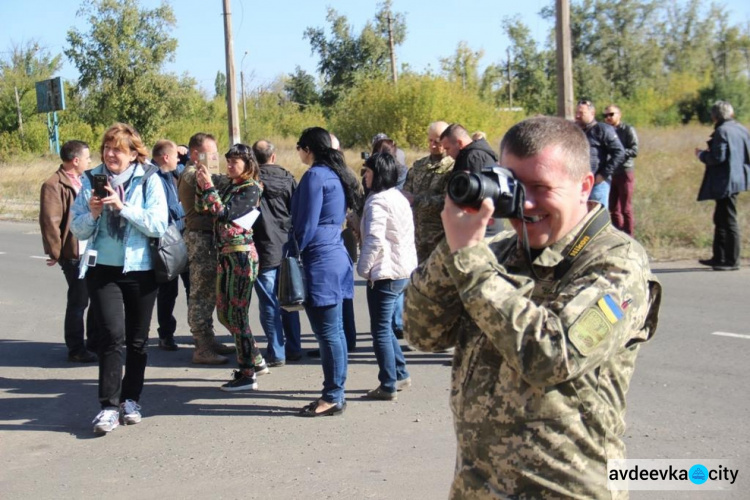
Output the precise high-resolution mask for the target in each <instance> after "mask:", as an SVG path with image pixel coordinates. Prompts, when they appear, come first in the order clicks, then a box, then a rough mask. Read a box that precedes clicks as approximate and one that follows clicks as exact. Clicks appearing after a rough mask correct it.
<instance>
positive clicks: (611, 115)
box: [604, 113, 615, 118]
mask: <svg viewBox="0 0 750 500" xmlns="http://www.w3.org/2000/svg"><path fill="white" fill-rule="evenodd" d="M613 116H615V114H614V113H604V118H612V117H613Z"/></svg>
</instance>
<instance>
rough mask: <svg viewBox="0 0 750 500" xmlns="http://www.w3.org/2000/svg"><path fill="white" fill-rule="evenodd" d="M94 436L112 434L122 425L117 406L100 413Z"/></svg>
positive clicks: (95, 419)
mask: <svg viewBox="0 0 750 500" xmlns="http://www.w3.org/2000/svg"><path fill="white" fill-rule="evenodd" d="M91 423H92V424H94V434H99V435H104V434H106V433H108V432H112V431H113V430H115V429H116V428H117V426H118V425H120V410H118V409H117V407H116V406H108V407H107V408H104V409H103V410H102V411H100V412H99V413H98V414H97V415H96V417H94V420H93V421H92V422H91Z"/></svg>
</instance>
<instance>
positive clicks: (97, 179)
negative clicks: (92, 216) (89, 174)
mask: <svg viewBox="0 0 750 500" xmlns="http://www.w3.org/2000/svg"><path fill="white" fill-rule="evenodd" d="M106 185H107V176H106V175H104V174H94V194H95V195H96V196H98V197H99V198H106V197H107V196H109V191H107V190H106V189H104V186H106Z"/></svg>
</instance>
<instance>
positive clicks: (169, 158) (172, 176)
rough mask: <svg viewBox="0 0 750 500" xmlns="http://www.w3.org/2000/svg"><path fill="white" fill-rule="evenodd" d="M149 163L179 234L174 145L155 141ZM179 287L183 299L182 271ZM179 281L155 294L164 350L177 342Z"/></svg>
mask: <svg viewBox="0 0 750 500" xmlns="http://www.w3.org/2000/svg"><path fill="white" fill-rule="evenodd" d="M151 162H152V163H153V164H154V165H156V166H157V167H159V171H158V172H157V173H156V174H157V175H158V176H159V178H160V179H161V182H162V185H163V186H164V194H165V195H166V196H167V207H168V209H169V223H170V224H175V225H176V226H177V228H178V229H179V230H180V233H182V232H183V231H185V220H184V219H185V211H184V210H183V209H182V204H181V203H180V199H179V197H178V196H177V179H178V178H179V177H180V174H181V173H182V171H183V170H184V168H185V166H184V165H180V163H179V152H178V149H177V144H175V143H174V142H172V141H169V140H166V139H165V140H161V141H157V142H156V144H155V145H154V148H153V149H152V150H151ZM180 278H181V279H182V284H183V285H184V286H185V296H186V297H188V296H190V271H189V270H187V269H186V270H185V272H183V273H182V274H180ZM178 282H179V280H177V279H174V280H172V281H168V282H166V283H162V284H160V285H159V291H158V292H157V294H156V318H157V320H158V321H159V328H158V330H157V332H158V334H159V348H161V349H164V350H165V351H176V350H177V349H178V347H177V343H176V342H175V340H174V332H175V330H177V320H176V319H175V317H174V314H173V313H174V305H175V302H176V301H177V295H178V294H179V292H180V290H179V283H178Z"/></svg>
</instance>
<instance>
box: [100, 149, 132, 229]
mask: <svg viewBox="0 0 750 500" xmlns="http://www.w3.org/2000/svg"><path fill="white" fill-rule="evenodd" d="M135 165H136V164H135V163H131V164H130V166H129V167H128V168H126V169H125V170H124V171H122V172H121V173H119V174H115V173H113V172H111V171H110V170H109V169H108V168H107V166H106V165H105V166H104V173H105V174H106V175H107V180H108V181H109V186H110V187H111V188H112V189H114V191H115V193H117V196H119V197H120V201H121V202H123V203H125V190H126V189H127V188H128V185H129V184H130V180H131V179H132V178H133V173H134V172H135ZM106 208H108V209H109V210H108V212H109V213H108V215H109V216H108V217H107V234H109V236H110V237H111V238H114V239H116V240H118V241H122V239H123V238H124V237H125V226H126V224H127V220H126V219H125V218H123V217H120V212H118V211H116V210H114V209H113V208H112V206H111V205H108V206H107V207H106Z"/></svg>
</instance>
